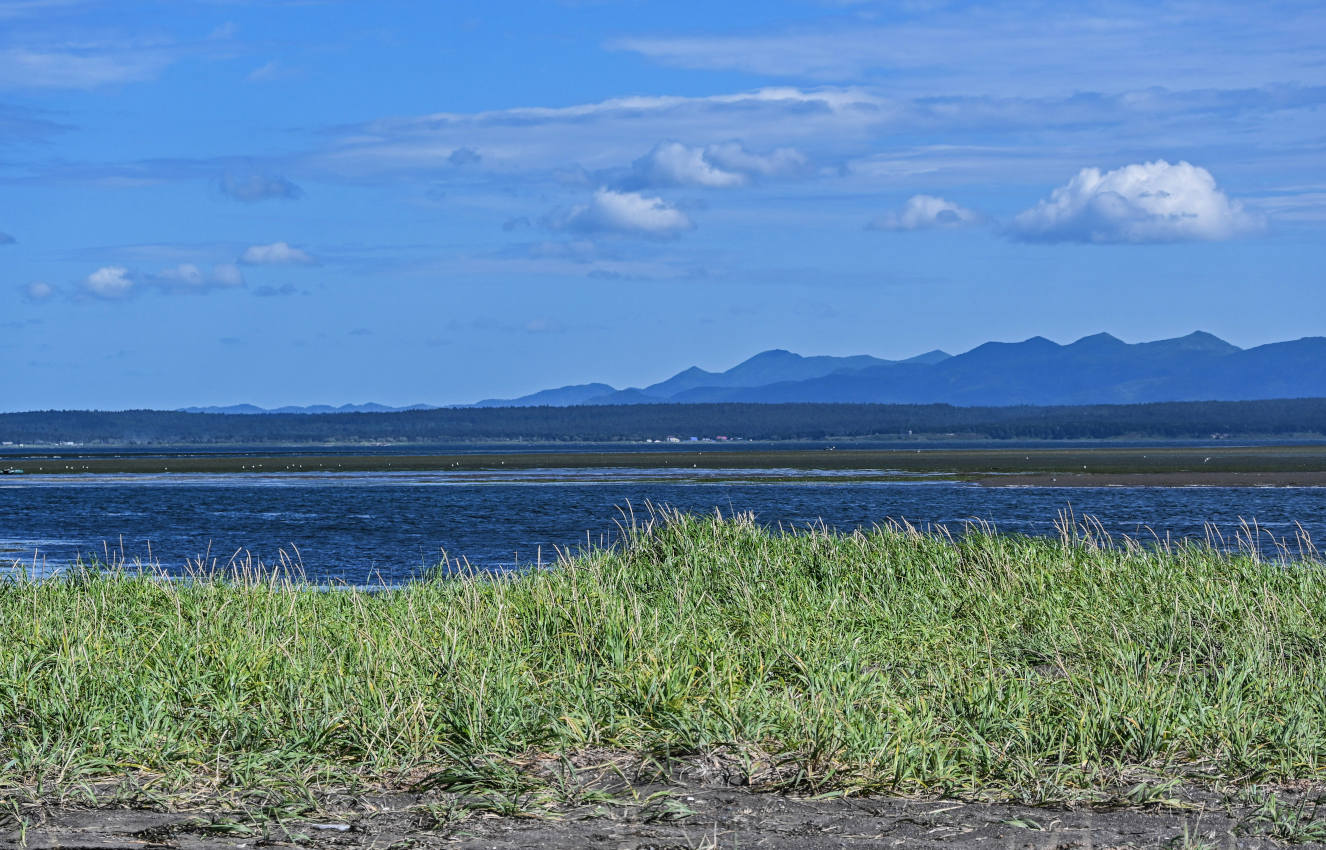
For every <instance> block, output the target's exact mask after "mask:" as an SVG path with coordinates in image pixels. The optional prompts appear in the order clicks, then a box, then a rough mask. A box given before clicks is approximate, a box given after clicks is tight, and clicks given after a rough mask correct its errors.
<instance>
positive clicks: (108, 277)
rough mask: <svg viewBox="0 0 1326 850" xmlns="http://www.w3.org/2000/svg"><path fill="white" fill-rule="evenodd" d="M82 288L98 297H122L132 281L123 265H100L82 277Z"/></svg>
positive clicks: (127, 292) (131, 289)
mask: <svg viewBox="0 0 1326 850" xmlns="http://www.w3.org/2000/svg"><path fill="white" fill-rule="evenodd" d="M83 288H84V289H85V290H87V291H88V292H89V293H90V294H92V295H95V296H97V297H98V298H124V297H125V296H127V295H128V294H129V293H130V292H132V291H133V288H134V281H133V279H132V278H131V277H130V276H129V270H128V269H126V268H125V267H124V266H102V267H101V268H99V269H97V270H96V271H94V272H93V273H92V274H90V275H88V276H87V278H85V279H84V281H83Z"/></svg>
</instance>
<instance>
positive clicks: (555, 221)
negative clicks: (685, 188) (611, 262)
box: [546, 189, 695, 239]
mask: <svg viewBox="0 0 1326 850" xmlns="http://www.w3.org/2000/svg"><path fill="white" fill-rule="evenodd" d="M546 224H547V225H548V226H549V227H551V228H552V229H554V230H568V231H573V232H579V233H624V234H629V235H633V236H648V237H653V238H656V239H659V238H662V239H666V238H669V237H673V236H676V235H678V234H679V233H681V232H682V231H685V230H692V229H694V227H695V224H694V223H693V222H692V221H691V220H690V218H688V217H687V215H686V213H684V212H682V211H681V210H679V209H677V208H676V207H673V206H670V205H669V204H668V203H667V202H665V201H664V200H663V199H662V198H654V197H648V196H645V195H642V194H640V193H639V192H614V191H613V190H611V189H599V190H598V191H596V192H595V193H594V197H593V198H591V199H590V201H589V203H588V204H581V205H578V206H575V207H572V208H571V209H569V210H566V211H564V212H560V213H554V214H553V215H551V216H549V218H548V219H547V221H546Z"/></svg>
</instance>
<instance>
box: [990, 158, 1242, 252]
mask: <svg viewBox="0 0 1326 850" xmlns="http://www.w3.org/2000/svg"><path fill="white" fill-rule="evenodd" d="M1262 226H1263V221H1262V219H1261V218H1260V217H1259V216H1256V215H1254V214H1252V213H1250V212H1248V211H1246V210H1245V209H1244V208H1243V205H1242V204H1240V203H1239V202H1238V201H1231V200H1230V199H1229V198H1228V197H1226V196H1225V193H1224V192H1222V191H1220V189H1219V188H1218V187H1217V186H1216V182H1215V178H1214V177H1212V176H1211V172H1209V171H1207V170H1206V169H1205V168H1199V167H1198V166H1195V165H1191V164H1189V163H1187V162H1178V163H1175V164H1173V165H1171V164H1169V163H1168V162H1165V161H1164V160H1156V161H1155V162H1147V163H1140V164H1136V165H1126V166H1124V167H1123V168H1117V169H1115V170H1113V171H1106V172H1101V170H1100V169H1098V168H1084V169H1082V170H1081V171H1079V172H1078V173H1077V176H1076V177H1074V178H1073V179H1072V180H1070V181H1068V183H1067V184H1065V185H1063V186H1060V187H1059V188H1057V189H1055V190H1054V191H1053V192H1052V193H1051V194H1050V197H1049V198H1047V199H1045V200H1043V201H1041V202H1040V203H1038V204H1037V205H1036V206H1034V207H1032V208H1031V209H1029V210H1026V211H1025V212H1023V213H1021V214H1019V215H1018V216H1017V217H1015V218H1014V219H1013V221H1012V223H1011V225H1010V226H1009V228H1008V235H1009V236H1011V237H1012V238H1014V239H1017V240H1019V241H1023V242H1089V243H1129V242H1132V243H1140V242H1192V241H1216V240H1221V239H1230V238H1232V237H1235V236H1238V235H1241V234H1244V233H1248V232H1252V231H1255V230H1257V229H1259V228H1261V227H1262Z"/></svg>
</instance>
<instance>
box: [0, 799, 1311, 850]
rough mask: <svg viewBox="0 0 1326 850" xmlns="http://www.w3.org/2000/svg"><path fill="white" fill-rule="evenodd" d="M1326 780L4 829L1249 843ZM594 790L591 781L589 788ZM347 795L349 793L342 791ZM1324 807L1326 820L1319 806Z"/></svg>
mask: <svg viewBox="0 0 1326 850" xmlns="http://www.w3.org/2000/svg"><path fill="white" fill-rule="evenodd" d="M1320 793H1321V789H1315V791H1304V790H1299V791H1294V790H1285V789H1280V790H1278V791H1275V792H1271V791H1268V790H1266V789H1245V790H1243V791H1240V792H1237V793H1233V792H1231V793H1217V792H1212V791H1205V790H1188V791H1181V792H1175V791H1173V790H1167V791H1166V792H1165V794H1166V796H1164V797H1163V799H1158V800H1156V801H1154V802H1148V803H1145V804H1137V805H1127V799H1126V798H1124V797H1121V798H1120V800H1119V802H1120V803H1121V804H1122V805H1101V804H1099V803H1098V804H1095V805H1091V806H1088V805H1080V806H1064V805H1046V806H1025V805H1010V804H998V803H983V802H974V801H966V800H949V799H927V800H918V799H901V798H870V797H867V798H842V797H836V798H828V799H812V798H800V797H792V796H786V795H778V794H768V793H758V792H754V791H750V790H747V789H743V788H726V787H722V788H716V787H710V786H703V785H684V786H677V785H640V786H634V787H631V788H629V789H618V792H617V793H616V794H615V796H613V795H598V796H599V799H584V800H580V801H578V802H574V803H572V804H569V805H561V806H557V807H552V808H543V809H539V810H537V811H533V810H528V809H525V808H524V806H525V805H526V804H528V803H529V801H528V800H526V801H523V802H522V800H520V799H519V798H510V799H498V798H488V797H484V796H482V795H479V796H475V795H468V796H467V795H459V794H396V795H386V796H379V797H375V798H360V799H358V800H355V801H354V802H353V803H349V804H348V805H344V806H341V807H339V808H338V807H336V806H334V805H332V806H329V807H328V808H327V810H326V811H323V812H320V813H317V814H311V813H307V814H305V815H303V816H300V817H282V816H276V817H271V818H267V819H264V818H263V817H261V815H260V813H257V812H251V813H250V817H244V816H239V815H237V814H236V813H235V812H233V811H231V812H228V813H225V812H219V811H214V810H205V809H195V810H179V811H155V810H147V809H124V808H121V809H106V808H85V807H71V806H67V805H65V806H59V805H52V806H48V805H44V804H42V803H40V802H38V801H32V800H29V801H27V802H26V803H18V802H7V803H6V808H3V809H0V843H3V844H4V846H24V845H26V846H27V847H29V848H57V847H58V848H82V850H93V848H106V849H107V850H110V848H115V850H121V848H209V849H210V848H218V850H219V848H261V847H329V848H375V850H382V849H383V848H398V850H405V848H416V847H417V848H429V847H462V848H465V847H472V848H480V847H482V848H537V850H560V848H581V847H611V848H625V849H626V850H683V849H684V848H757V847H758V848H786V850H803V848H806V849H808V848H867V847H869V848H887V847H921V848H925V847H1008V848H1014V847H1016V848H1054V850H1069V849H1070V848H1108V847H1120V848H1123V847H1138V848H1141V847H1174V848H1183V847H1187V848H1198V847H1206V848H1216V847H1220V848H1253V847H1283V846H1307V847H1326V821H1324V820H1323V819H1322V818H1319V817H1318V816H1317V814H1318V813H1317V812H1316V805H1317V800H1318V797H1319V796H1320ZM588 796H590V797H594V796H596V795H594V794H590V795H588ZM347 802H348V801H347ZM1321 814H1322V817H1323V818H1326V807H1323V811H1322V813H1321Z"/></svg>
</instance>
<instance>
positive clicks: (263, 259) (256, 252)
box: [239, 242, 317, 266]
mask: <svg viewBox="0 0 1326 850" xmlns="http://www.w3.org/2000/svg"><path fill="white" fill-rule="evenodd" d="M239 261H240V262H241V263H243V264H244V265H246V266H311V265H313V264H314V263H316V262H317V260H315V259H313V255H311V254H309V253H308V252H307V251H302V250H300V249H299V248H292V247H290V245H289V243H286V242H273V243H272V244H270V245H251V246H249V247H248V248H246V249H245V250H244V253H243V254H241V255H240V258H239Z"/></svg>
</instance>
